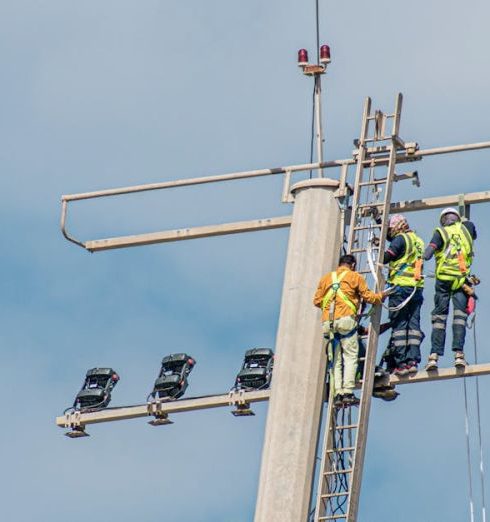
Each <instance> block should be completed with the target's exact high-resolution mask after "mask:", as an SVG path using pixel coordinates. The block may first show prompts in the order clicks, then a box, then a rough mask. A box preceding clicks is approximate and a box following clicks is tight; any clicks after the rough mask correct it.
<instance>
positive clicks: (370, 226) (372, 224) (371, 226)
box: [354, 223, 383, 230]
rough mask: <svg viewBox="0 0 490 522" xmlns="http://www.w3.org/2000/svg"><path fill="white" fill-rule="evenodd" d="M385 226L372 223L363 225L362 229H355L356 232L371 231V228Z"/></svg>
mask: <svg viewBox="0 0 490 522" xmlns="http://www.w3.org/2000/svg"><path fill="white" fill-rule="evenodd" d="M382 226H383V225H382V224H381V223H380V224H379V225H378V223H371V224H370V225H361V226H360V227H354V230H370V229H371V228H381V227H382Z"/></svg>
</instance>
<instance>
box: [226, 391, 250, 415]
mask: <svg viewBox="0 0 490 522" xmlns="http://www.w3.org/2000/svg"><path fill="white" fill-rule="evenodd" d="M244 393H245V392H244V390H231V391H230V394H229V399H230V400H229V402H230V406H235V409H234V410H232V411H231V414H232V415H234V416H235V417H250V416H252V415H255V413H254V412H253V411H252V410H251V408H250V403H249V402H247V401H246V400H245V397H244Z"/></svg>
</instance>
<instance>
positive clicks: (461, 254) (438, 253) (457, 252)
mask: <svg viewBox="0 0 490 522" xmlns="http://www.w3.org/2000/svg"><path fill="white" fill-rule="evenodd" d="M440 224H441V226H440V227H438V228H436V229H435V230H434V234H433V236H432V239H431V241H430V243H429V244H428V245H427V248H426V250H425V253H424V259H426V260H428V259H430V258H431V257H432V256H433V255H434V254H435V258H436V289H435V290H436V291H435V295H434V309H433V310H432V336H431V344H432V347H431V353H430V355H429V360H428V362H427V366H426V369H427V370H428V371H430V370H436V369H437V364H438V360H439V357H440V356H442V355H444V344H445V341H446V323H447V317H448V314H449V302H450V301H451V300H452V302H453V352H454V365H455V366H456V367H464V366H466V364H467V363H466V360H465V357H464V342H465V336H466V318H467V316H468V314H467V312H466V307H467V305H468V296H467V295H466V294H465V291H464V289H463V285H464V283H465V280H466V277H467V276H469V275H470V267H471V263H472V261H473V240H475V239H476V228H475V225H474V224H473V223H472V222H471V221H462V219H461V215H460V213H459V212H458V210H456V209H455V208H445V209H444V210H443V211H442V212H441V215H440Z"/></svg>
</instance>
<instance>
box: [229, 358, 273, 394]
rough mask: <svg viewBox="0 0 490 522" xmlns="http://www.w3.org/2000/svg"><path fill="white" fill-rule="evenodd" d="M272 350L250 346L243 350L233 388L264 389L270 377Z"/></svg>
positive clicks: (268, 383)
mask: <svg viewBox="0 0 490 522" xmlns="http://www.w3.org/2000/svg"><path fill="white" fill-rule="evenodd" d="M273 366H274V352H273V351H272V350H271V349H270V348H252V349H251V350H247V351H246V352H245V357H244V360H243V364H242V368H241V370H240V371H239V372H238V375H237V376H236V379H235V385H234V386H233V388H232V389H234V390H245V391H252V390H266V389H267V388H269V386H270V383H271V379H272V369H273Z"/></svg>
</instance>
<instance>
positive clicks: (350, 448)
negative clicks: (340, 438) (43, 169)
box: [327, 446, 356, 453]
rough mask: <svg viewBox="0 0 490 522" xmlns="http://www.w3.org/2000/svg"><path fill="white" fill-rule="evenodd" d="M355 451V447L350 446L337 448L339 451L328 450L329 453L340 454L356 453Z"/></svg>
mask: <svg viewBox="0 0 490 522" xmlns="http://www.w3.org/2000/svg"><path fill="white" fill-rule="evenodd" d="M355 449H356V448H355V446H349V447H347V448H337V449H331V450H327V453H340V452H342V451H354V450H355Z"/></svg>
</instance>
